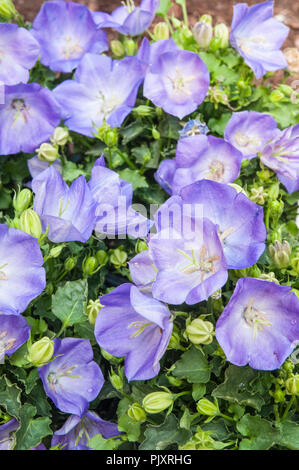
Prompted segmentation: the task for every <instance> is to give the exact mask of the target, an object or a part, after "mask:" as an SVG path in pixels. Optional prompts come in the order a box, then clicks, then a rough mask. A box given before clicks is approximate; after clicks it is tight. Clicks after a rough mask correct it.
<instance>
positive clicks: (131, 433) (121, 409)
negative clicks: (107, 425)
mask: <svg viewBox="0 0 299 470" xmlns="http://www.w3.org/2000/svg"><path fill="white" fill-rule="evenodd" d="M131 404H132V402H131V401H130V400H129V399H128V398H123V399H122V400H121V401H120V402H119V404H118V408H117V416H118V423H117V425H118V429H119V431H120V432H125V433H126V434H127V438H128V441H129V442H136V441H137V440H138V438H139V435H140V423H135V422H134V421H132V420H131V418H130V417H129V416H128V414H127V411H128V409H129V406H130V405H131Z"/></svg>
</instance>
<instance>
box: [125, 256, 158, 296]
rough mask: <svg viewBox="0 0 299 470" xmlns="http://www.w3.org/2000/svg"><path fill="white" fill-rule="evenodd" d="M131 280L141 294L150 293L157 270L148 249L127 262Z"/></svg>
mask: <svg viewBox="0 0 299 470" xmlns="http://www.w3.org/2000/svg"><path fill="white" fill-rule="evenodd" d="M128 264H129V268H130V275H131V279H132V281H133V282H134V284H136V286H137V287H138V288H139V289H140V290H142V292H151V291H152V286H153V282H154V281H155V279H156V276H157V271H158V270H157V268H156V267H155V265H154V260H153V258H152V256H151V252H150V249H148V250H145V251H142V252H141V253H138V254H137V255H136V256H134V258H132V259H131V261H129V263H128Z"/></svg>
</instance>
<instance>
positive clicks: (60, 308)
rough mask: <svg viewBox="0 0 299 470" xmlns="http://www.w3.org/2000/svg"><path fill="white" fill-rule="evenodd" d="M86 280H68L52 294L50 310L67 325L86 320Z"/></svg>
mask: <svg viewBox="0 0 299 470" xmlns="http://www.w3.org/2000/svg"><path fill="white" fill-rule="evenodd" d="M86 302H87V280H86V279H81V280H79V281H68V282H66V283H65V284H64V286H62V287H59V288H58V289H57V292H56V293H55V294H54V295H52V312H53V314H54V315H55V317H57V318H59V320H60V321H61V322H62V323H63V324H64V325H68V326H72V325H74V324H75V323H83V322H85V321H86V315H85V313H84V312H85V307H86Z"/></svg>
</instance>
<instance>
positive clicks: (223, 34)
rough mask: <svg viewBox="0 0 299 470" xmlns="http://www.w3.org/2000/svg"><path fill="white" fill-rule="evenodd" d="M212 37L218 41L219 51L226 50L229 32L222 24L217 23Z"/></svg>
mask: <svg viewBox="0 0 299 470" xmlns="http://www.w3.org/2000/svg"><path fill="white" fill-rule="evenodd" d="M214 37H215V39H219V49H226V48H227V47H228V44H229V31H228V27H227V26H226V24H224V23H219V24H217V25H216V26H215V28H214Z"/></svg>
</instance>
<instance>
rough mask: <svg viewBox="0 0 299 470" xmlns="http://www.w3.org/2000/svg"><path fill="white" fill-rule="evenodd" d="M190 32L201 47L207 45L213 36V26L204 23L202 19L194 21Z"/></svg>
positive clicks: (203, 47) (204, 47)
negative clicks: (197, 21)
mask: <svg viewBox="0 0 299 470" xmlns="http://www.w3.org/2000/svg"><path fill="white" fill-rule="evenodd" d="M192 32H193V36H194V39H195V41H196V42H197V44H198V45H199V47H201V48H202V49H206V48H207V47H209V45H210V42H211V41H212V37H213V28H212V25H211V24H210V23H204V22H202V21H200V22H199V23H195V25H194V26H193V29H192Z"/></svg>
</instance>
